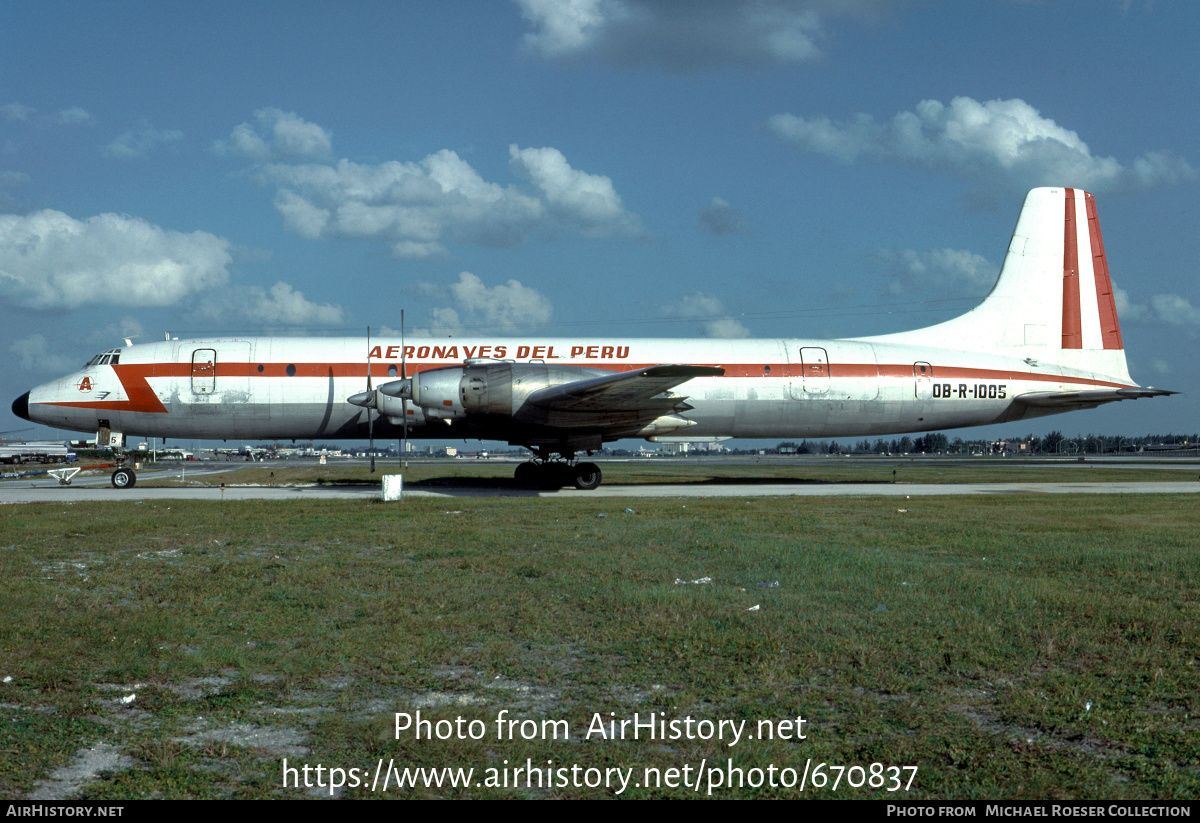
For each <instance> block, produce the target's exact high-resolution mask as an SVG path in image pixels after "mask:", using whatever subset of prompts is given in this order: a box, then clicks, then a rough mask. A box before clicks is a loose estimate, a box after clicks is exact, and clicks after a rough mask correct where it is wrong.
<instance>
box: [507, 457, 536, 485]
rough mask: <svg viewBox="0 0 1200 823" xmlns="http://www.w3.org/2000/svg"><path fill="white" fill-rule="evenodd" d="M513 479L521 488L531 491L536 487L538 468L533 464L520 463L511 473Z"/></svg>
mask: <svg viewBox="0 0 1200 823" xmlns="http://www.w3.org/2000/svg"><path fill="white" fill-rule="evenodd" d="M513 479H514V480H516V481H517V485H518V486H521V487H522V488H527V489H532V488H536V487H537V485H538V468H537V466H535V465H534V464H533V463H528V462H527V463H521V464H520V465H518V466H517V470H516V471H514V472H513Z"/></svg>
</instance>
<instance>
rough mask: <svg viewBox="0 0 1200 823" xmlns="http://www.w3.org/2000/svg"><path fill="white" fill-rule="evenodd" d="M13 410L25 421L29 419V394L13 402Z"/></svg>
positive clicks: (26, 393)
mask: <svg viewBox="0 0 1200 823" xmlns="http://www.w3.org/2000/svg"><path fill="white" fill-rule="evenodd" d="M12 410H13V414H15V415H16V416H17V417H20V418H21V419H23V420H28V419H29V392H25V393H24V394H23V395H21V396H20V397H18V398H17V399H16V400H14V401H13V405H12Z"/></svg>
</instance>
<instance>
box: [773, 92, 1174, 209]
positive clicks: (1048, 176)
mask: <svg viewBox="0 0 1200 823" xmlns="http://www.w3.org/2000/svg"><path fill="white" fill-rule="evenodd" d="M769 127H770V128H771V130H772V131H773V132H774V133H775V134H776V135H777V136H779V137H780V138H782V139H784V140H787V141H788V142H790V143H793V144H795V145H796V146H798V147H800V148H803V149H806V150H808V151H812V152H816V153H818V154H824V155H827V156H830V157H834V158H837V159H839V160H842V161H844V162H847V163H851V162H854V161H856V160H858V159H859V158H862V157H874V158H879V159H881V160H885V161H889V162H896V163H902V164H905V165H910V166H917V167H920V168H930V169H939V170H945V171H950V172H953V173H955V174H958V175H960V176H962V177H964V178H966V179H968V180H971V181H972V182H975V183H978V184H987V185H993V184H999V185H1002V186H1004V187H1005V188H1008V189H1012V190H1017V191H1023V190H1025V189H1029V188H1032V187H1034V186H1046V185H1060V186H1061V185H1068V186H1079V187H1082V188H1086V189H1088V190H1089V191H1093V192H1102V191H1103V192H1111V191H1115V190H1129V189H1146V188H1152V187H1155V186H1162V185H1168V184H1173V183H1179V182H1182V181H1185V180H1194V179H1196V178H1197V170H1196V169H1195V168H1194V167H1193V166H1192V165H1190V164H1189V163H1188V162H1187V161H1185V160H1183V159H1182V158H1180V157H1176V156H1175V155H1172V154H1170V153H1169V152H1162V151H1155V152H1147V153H1145V154H1143V155H1141V156H1140V157H1138V158H1136V159H1135V160H1134V161H1133V162H1132V163H1131V164H1128V165H1125V164H1122V163H1121V162H1119V161H1118V160H1116V159H1115V158H1113V157H1100V156H1097V155H1095V154H1093V153H1092V151H1091V149H1090V148H1089V147H1088V144H1087V143H1086V142H1084V141H1083V139H1082V138H1080V136H1079V135H1078V134H1077V133H1076V132H1074V131H1071V130H1070V129H1066V128H1063V127H1062V126H1059V125H1058V124H1057V123H1055V122H1054V121H1053V120H1051V119H1050V118H1047V117H1043V116H1042V115H1041V113H1040V112H1039V111H1038V110H1037V109H1036V108H1034V107H1033V106H1031V105H1029V104H1028V103H1026V102H1025V101H1024V100H1018V99H1012V100H989V101H987V102H984V103H981V102H979V101H977V100H972V99H971V98H969V97H956V98H954V99H953V100H951V101H950V103H949V105H946V104H943V103H941V102H939V101H937V100H923V101H921V102H920V103H918V104H917V106H916V108H915V109H914V110H913V111H903V112H900V113H898V114H896V115H895V116H894V117H892V119H891V120H889V121H886V122H877V121H876V120H875V119H874V118H873V117H872V116H871V115H869V114H858V115H856V116H855V117H854V118H852V119H851V120H849V121H844V122H834V121H832V120H830V119H829V118H827V117H815V118H804V117H798V116H796V115H793V114H777V115H775V116H774V117H772V118H770V120H769Z"/></svg>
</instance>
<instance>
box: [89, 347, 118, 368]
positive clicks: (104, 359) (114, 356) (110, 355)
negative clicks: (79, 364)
mask: <svg viewBox="0 0 1200 823" xmlns="http://www.w3.org/2000/svg"><path fill="white" fill-rule="evenodd" d="M120 359H121V350H120V349H112V350H110V351H106V352H105V353H104V354H98V355H96V356H95V357H93V358H92V359H91V360H89V361H87V363H86V364H84V368H85V369H86V368H89V367H91V366H115V365H116V364H117V362H118V361H119V360H120Z"/></svg>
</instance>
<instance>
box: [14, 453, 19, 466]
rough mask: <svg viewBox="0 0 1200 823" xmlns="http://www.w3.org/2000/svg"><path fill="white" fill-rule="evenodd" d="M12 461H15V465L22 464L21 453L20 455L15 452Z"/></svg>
mask: <svg viewBox="0 0 1200 823" xmlns="http://www.w3.org/2000/svg"><path fill="white" fill-rule="evenodd" d="M12 462H13V465H15V466H19V465H21V455H19V454H14V455H13V459H12Z"/></svg>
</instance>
